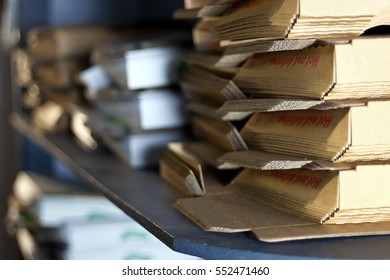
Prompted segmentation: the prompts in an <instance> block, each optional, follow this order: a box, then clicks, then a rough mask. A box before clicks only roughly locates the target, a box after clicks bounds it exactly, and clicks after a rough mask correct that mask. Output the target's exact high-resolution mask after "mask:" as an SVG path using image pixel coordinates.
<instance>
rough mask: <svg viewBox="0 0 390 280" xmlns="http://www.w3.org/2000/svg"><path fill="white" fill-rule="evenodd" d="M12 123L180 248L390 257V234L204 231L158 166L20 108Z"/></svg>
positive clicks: (238, 255)
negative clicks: (307, 236)
mask: <svg viewBox="0 0 390 280" xmlns="http://www.w3.org/2000/svg"><path fill="white" fill-rule="evenodd" d="M11 124H12V125H13V127H14V128H15V129H16V130H17V131H18V132H19V133H20V134H22V135H24V136H26V137H28V138H29V139H31V140H32V141H34V142H35V143H37V144H39V145H40V146H41V147H42V148H43V149H44V150H46V151H48V152H49V153H50V154H51V155H53V156H55V157H57V158H58V159H60V160H62V161H63V162H64V163H65V164H67V165H68V166H69V167H70V168H71V169H72V170H73V171H74V172H75V173H76V174H77V175H78V176H80V177H81V179H83V180H84V181H85V182H87V183H88V184H89V185H91V186H93V187H94V188H95V189H97V190H98V191H99V192H101V193H102V194H103V195H104V196H106V197H107V198H108V199H109V200H111V201H112V202H113V203H114V204H115V205H117V206H118V207H119V208H120V209H122V210H123V211H124V212H125V213H126V214H127V215H129V216H130V217H132V218H133V219H135V220H136V221H137V222H139V223H140V224H141V225H142V226H143V227H145V228H146V229H147V230H148V231H150V232H151V233H152V234H154V235H155V236H156V237H157V238H159V239H160V240H161V241H162V242H164V243H165V244H166V245H168V246H169V247H170V248H172V249H173V250H175V251H178V252H181V253H185V254H190V255H194V256H198V257H200V258H204V259H388V258H390V236H373V237H353V238H334V239H322V240H306V241H295V242H281V243H272V244H270V243H265V242H260V241H258V240H256V239H255V238H253V237H251V236H249V235H247V234H245V233H214V232H205V231H203V230H202V229H200V228H199V227H198V226H196V225H195V224H193V223H192V222H191V221H190V220H188V219H187V218H185V217H184V216H183V215H182V214H181V213H180V212H178V211H177V210H176V209H174V208H173V207H172V203H173V202H175V201H176V199H178V198H179V197H181V196H182V195H181V194H180V193H179V192H177V191H176V190H175V189H173V188H171V187H170V186H168V185H166V184H165V183H164V182H163V181H162V180H161V179H160V177H159V174H158V170H131V169H130V168H129V167H127V166H126V165H125V164H122V163H121V162H120V161H119V160H117V159H116V158H115V157H113V156H112V155H111V154H110V153H109V152H107V151H105V150H98V151H94V152H87V151H85V150H83V149H82V148H81V147H80V146H78V145H77V143H76V142H75V141H74V140H73V139H72V137H71V136H70V135H65V134H64V135H52V134H46V133H42V132H40V131H38V130H36V129H35V128H34V127H33V126H32V125H31V124H30V123H29V121H28V120H27V119H26V118H24V117H23V116H21V115H19V114H17V113H14V114H13V115H12V116H11Z"/></svg>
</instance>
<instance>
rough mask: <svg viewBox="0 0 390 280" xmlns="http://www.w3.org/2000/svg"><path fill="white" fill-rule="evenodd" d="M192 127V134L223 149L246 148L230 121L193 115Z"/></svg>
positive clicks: (236, 149) (237, 149)
mask: <svg viewBox="0 0 390 280" xmlns="http://www.w3.org/2000/svg"><path fill="white" fill-rule="evenodd" d="M192 127H193V131H194V134H195V135H197V136H198V137H199V138H201V139H205V140H207V141H208V142H210V143H212V144H214V145H216V146H218V147H220V148H221V149H224V150H225V151H239V150H247V149H248V147H247V145H246V144H245V142H244V141H243V140H242V137H241V135H240V133H239V132H238V130H237V128H236V127H235V126H234V125H233V124H232V123H231V122H228V121H219V120H215V119H212V118H207V117H202V116H194V117H193V119H192Z"/></svg>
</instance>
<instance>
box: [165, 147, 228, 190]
mask: <svg viewBox="0 0 390 280" xmlns="http://www.w3.org/2000/svg"><path fill="white" fill-rule="evenodd" d="M187 145H190V143H186V142H176V143H169V144H168V145H167V147H166V149H165V150H164V152H163V154H162V157H161V159H160V176H161V177H162V178H163V179H164V180H165V181H166V182H167V183H168V184H169V185H171V186H173V187H175V188H176V189H178V190H179V191H181V192H182V193H183V194H185V195H187V196H203V195H205V194H206V193H211V194H212V193H220V192H225V191H226V188H225V187H224V186H223V184H222V183H221V181H220V180H219V179H218V178H217V176H216V175H215V172H213V170H211V169H210V168H208V167H207V166H206V165H205V164H204V162H203V161H202V160H201V159H200V158H198V157H197V155H195V154H193V153H191V152H190V150H189V149H188V148H187Z"/></svg>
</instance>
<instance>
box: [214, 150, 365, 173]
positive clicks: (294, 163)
mask: <svg viewBox="0 0 390 280" xmlns="http://www.w3.org/2000/svg"><path fill="white" fill-rule="evenodd" d="M218 161H219V162H220V163H221V164H222V165H223V166H224V167H225V168H229V167H230V168H239V167H246V168H251V169H259V170H285V169H298V168H302V169H309V170H343V169H351V168H354V167H355V166H356V165H357V164H358V163H356V164H352V163H334V162H329V161H324V160H316V159H308V158H303V157H294V156H287V155H282V154H274V153H266V152H261V151H253V150H247V151H236V152H228V153H224V154H223V155H221V157H219V158H218Z"/></svg>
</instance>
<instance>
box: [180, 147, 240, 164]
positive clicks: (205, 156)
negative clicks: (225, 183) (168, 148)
mask: <svg viewBox="0 0 390 280" xmlns="http://www.w3.org/2000/svg"><path fill="white" fill-rule="evenodd" d="M186 149H188V151H190V152H191V153H193V154H195V155H196V156H197V157H198V158H199V159H201V160H202V161H203V162H204V163H205V164H207V165H209V166H211V167H213V168H215V169H237V168H239V167H237V165H232V164H229V163H225V162H224V161H222V160H221V157H223V155H225V153H226V151H225V150H224V149H222V148H220V147H218V146H217V145H214V144H212V143H210V142H208V141H195V142H190V143H186Z"/></svg>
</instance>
